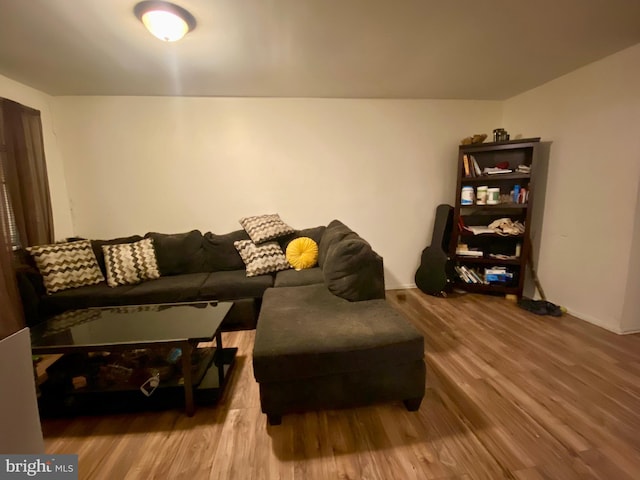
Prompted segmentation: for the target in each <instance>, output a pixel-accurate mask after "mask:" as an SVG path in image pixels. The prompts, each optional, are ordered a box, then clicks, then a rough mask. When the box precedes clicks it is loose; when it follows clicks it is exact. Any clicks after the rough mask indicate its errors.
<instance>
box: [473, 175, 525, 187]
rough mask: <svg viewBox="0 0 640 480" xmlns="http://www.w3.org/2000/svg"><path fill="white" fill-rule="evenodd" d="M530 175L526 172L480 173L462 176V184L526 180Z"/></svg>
mask: <svg viewBox="0 0 640 480" xmlns="http://www.w3.org/2000/svg"><path fill="white" fill-rule="evenodd" d="M530 178H531V175H530V174H528V173H499V174H495V175H481V176H480V177H469V178H463V179H462V184H463V185H464V184H467V183H492V182H504V181H510V180H528V179H530Z"/></svg>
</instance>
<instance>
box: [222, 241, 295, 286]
mask: <svg viewBox="0 0 640 480" xmlns="http://www.w3.org/2000/svg"><path fill="white" fill-rule="evenodd" d="M233 245H234V246H235V247H236V250H238V253H239V254H240V256H241V257H242V261H243V262H244V264H245V266H246V268H247V277H257V276H258V275H264V274H266V273H272V272H279V271H280V270H287V269H288V268H291V266H290V265H289V262H288V261H287V257H285V256H284V252H283V251H282V248H280V245H278V243H277V242H267V243H263V244H262V245H256V244H255V243H253V242H252V241H251V240H239V241H236V242H233Z"/></svg>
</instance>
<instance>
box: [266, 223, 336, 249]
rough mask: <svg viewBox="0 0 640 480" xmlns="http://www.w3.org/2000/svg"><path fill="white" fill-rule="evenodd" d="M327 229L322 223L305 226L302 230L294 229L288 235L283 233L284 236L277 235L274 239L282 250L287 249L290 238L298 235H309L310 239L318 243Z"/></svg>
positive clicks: (298, 236) (292, 238)
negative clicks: (310, 226)
mask: <svg viewBox="0 0 640 480" xmlns="http://www.w3.org/2000/svg"><path fill="white" fill-rule="evenodd" d="M326 229H327V227H325V226H324V225H321V226H319V227H312V228H305V229H303V230H296V231H295V232H293V233H290V234H289V235H285V236H284V237H279V238H278V239H277V240H276V241H277V242H278V243H279V244H280V247H281V248H282V251H283V252H286V251H287V247H288V246H289V243H290V242H291V241H292V240H295V239H296V238H300V237H309V238H310V239H311V240H313V241H314V242H316V243H317V244H318V245H320V240H322V234H323V233H324V231H325V230H326Z"/></svg>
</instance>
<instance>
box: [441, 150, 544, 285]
mask: <svg viewBox="0 0 640 480" xmlns="http://www.w3.org/2000/svg"><path fill="white" fill-rule="evenodd" d="M539 145H540V138H528V139H518V140H513V141H508V142H494V143H482V144H474V145H461V146H460V147H459V149H458V174H457V186H456V204H455V207H454V212H453V227H452V233H451V240H450V244H449V257H450V258H451V259H453V262H454V265H455V266H456V267H462V270H464V269H465V268H466V269H467V270H469V269H471V270H473V272H475V273H476V274H479V275H480V276H481V277H482V278H484V277H483V274H484V271H485V269H488V268H491V267H494V266H495V267H504V268H505V269H506V272H508V273H509V274H511V275H512V280H509V282H508V283H506V284H501V283H493V284H488V285H487V284H483V283H467V282H465V281H464V280H463V279H462V278H458V279H457V280H456V281H454V286H455V287H458V288H461V289H464V290H468V291H470V292H478V293H496V294H515V295H517V296H518V297H521V296H522V290H523V288H524V277H525V270H526V259H527V258H528V255H529V251H530V249H531V241H530V233H529V228H530V223H531V218H532V210H533V196H534V186H535V176H536V171H535V166H536V159H537V156H538V150H539ZM519 166H526V167H528V168H521V169H522V170H525V171H527V170H528V173H526V172H520V171H518V167H519ZM495 167H500V168H504V169H508V170H512V171H513V172H512V173H498V174H492V175H486V174H478V173H479V172H483V171H484V169H485V168H495ZM481 185H488V186H489V188H499V189H500V192H499V193H500V196H501V199H503V200H504V196H505V195H510V194H511V192H512V191H513V190H517V189H518V188H519V189H520V190H522V189H524V190H526V192H527V197H526V202H525V203H516V202H513V203H499V204H497V205H478V204H476V203H475V194H476V193H477V188H478V186H481ZM516 185H517V186H518V187H516ZM462 187H467V189H466V190H468V187H472V188H473V190H474V204H473V205H462V204H461V198H462ZM500 218H509V219H510V220H512V221H513V222H516V221H518V222H520V223H522V224H523V225H524V227H525V231H524V233H523V234H522V235H507V236H504V235H499V234H495V233H483V234H480V235H474V234H473V233H472V232H469V231H467V230H464V229H463V228H462V226H463V225H489V224H490V223H491V222H493V221H494V220H497V219H500ZM460 244H465V245H467V246H468V247H469V248H470V249H477V250H479V251H482V252H485V256H483V257H467V256H462V255H457V254H456V251H457V250H458V246H459V245H460ZM489 253H491V254H502V255H508V256H513V255H519V256H518V258H515V259H508V260H501V259H497V258H491V257H489V256H488V254H489Z"/></svg>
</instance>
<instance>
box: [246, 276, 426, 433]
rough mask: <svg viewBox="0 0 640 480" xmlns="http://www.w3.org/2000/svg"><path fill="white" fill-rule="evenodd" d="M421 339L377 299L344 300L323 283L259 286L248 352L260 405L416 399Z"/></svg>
mask: <svg viewBox="0 0 640 480" xmlns="http://www.w3.org/2000/svg"><path fill="white" fill-rule="evenodd" d="M423 357H424V339H423V337H422V335H421V334H420V333H419V332H418V331H417V329H415V328H414V327H413V326H412V325H411V324H410V323H409V322H407V321H406V320H405V319H404V318H403V317H402V316H401V315H400V314H399V313H398V312H397V311H396V310H394V309H393V308H392V307H391V306H390V305H389V304H388V303H387V302H386V300H383V299H373V300H365V301H358V302H351V301H349V300H346V299H344V298H340V297H338V296H336V295H334V294H332V293H331V292H330V291H329V290H328V289H327V288H326V286H325V285H324V284H317V285H307V286H299V287H286V288H271V289H269V290H267V291H266V292H265V295H264V298H263V305H262V310H261V312H260V318H259V320H258V327H257V330H256V339H255V346H254V351H253V368H254V376H255V379H256V381H257V382H258V383H259V386H260V402H261V407H262V411H263V412H264V413H266V414H267V417H268V419H269V423H270V424H278V423H280V418H281V416H282V415H283V414H286V413H292V412H303V411H307V410H317V409H326V408H344V407H352V406H358V405H365V404H370V403H377V402H383V401H391V400H403V401H405V404H406V406H407V408H408V409H410V410H415V409H417V408H418V406H419V405H420V401H421V399H422V397H423V396H424V388H425V372H426V370H425V364H424V359H423Z"/></svg>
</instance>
